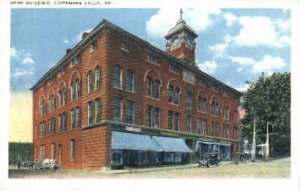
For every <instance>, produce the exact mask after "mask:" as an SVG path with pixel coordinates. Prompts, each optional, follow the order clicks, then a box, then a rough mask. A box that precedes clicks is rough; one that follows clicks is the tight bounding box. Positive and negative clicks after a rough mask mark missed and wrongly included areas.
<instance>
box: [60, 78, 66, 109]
mask: <svg viewBox="0 0 300 191" xmlns="http://www.w3.org/2000/svg"><path fill="white" fill-rule="evenodd" d="M58 99H59V106H63V105H65V104H66V103H67V90H66V85H65V83H63V84H62V85H61V87H60V89H59V91H58Z"/></svg>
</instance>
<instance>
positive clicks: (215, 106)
mask: <svg viewBox="0 0 300 191" xmlns="http://www.w3.org/2000/svg"><path fill="white" fill-rule="evenodd" d="M211 114H212V115H213V116H219V103H218V101H217V99H216V98H213V100H212V110H211Z"/></svg>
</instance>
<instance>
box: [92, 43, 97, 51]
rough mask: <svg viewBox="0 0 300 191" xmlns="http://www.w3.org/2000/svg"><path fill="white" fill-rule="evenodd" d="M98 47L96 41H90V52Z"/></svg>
mask: <svg viewBox="0 0 300 191" xmlns="http://www.w3.org/2000/svg"><path fill="white" fill-rule="evenodd" d="M97 48H98V44H97V41H93V42H92V43H91V52H93V51H95V50H96V49H97Z"/></svg>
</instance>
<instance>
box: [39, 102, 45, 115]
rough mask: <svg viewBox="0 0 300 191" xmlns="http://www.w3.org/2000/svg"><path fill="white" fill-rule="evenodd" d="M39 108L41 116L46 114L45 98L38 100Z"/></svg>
mask: <svg viewBox="0 0 300 191" xmlns="http://www.w3.org/2000/svg"><path fill="white" fill-rule="evenodd" d="M39 109H40V115H41V116H44V115H46V102H45V100H42V101H41V102H40V105H39Z"/></svg>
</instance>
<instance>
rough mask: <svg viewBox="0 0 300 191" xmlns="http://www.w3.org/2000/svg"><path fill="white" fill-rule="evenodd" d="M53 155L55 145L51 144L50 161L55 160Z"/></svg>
mask: <svg viewBox="0 0 300 191" xmlns="http://www.w3.org/2000/svg"><path fill="white" fill-rule="evenodd" d="M55 153H56V148H55V143H51V159H55Z"/></svg>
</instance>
